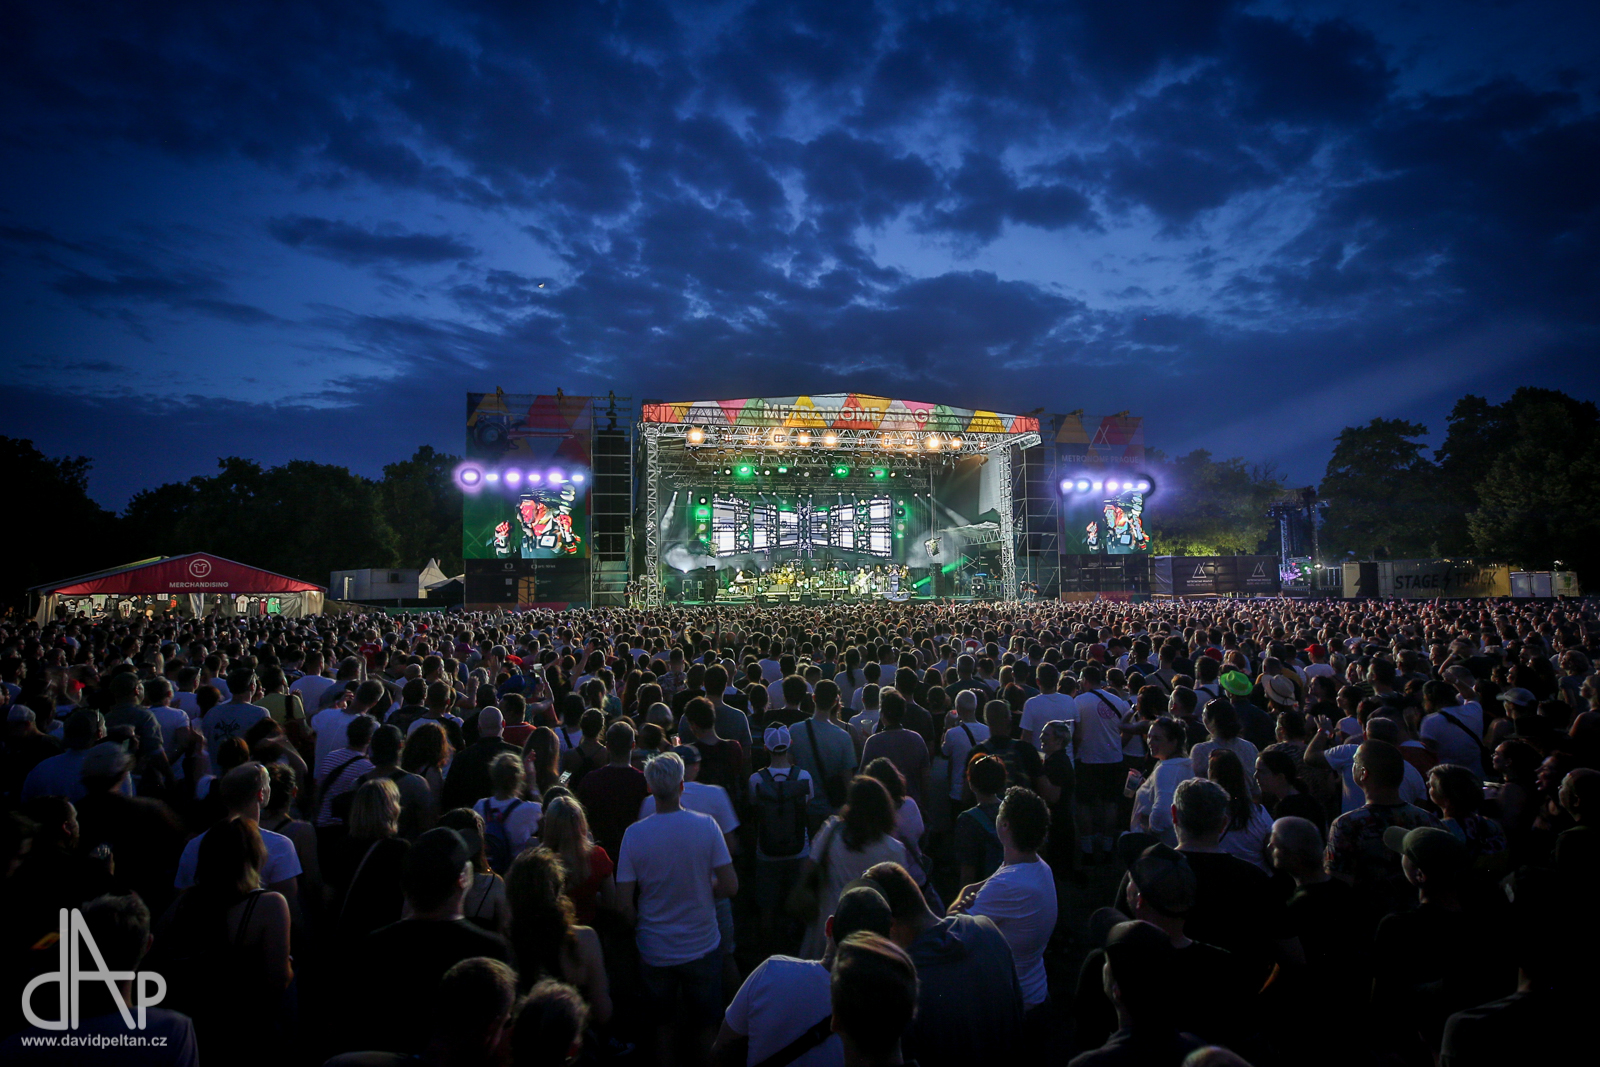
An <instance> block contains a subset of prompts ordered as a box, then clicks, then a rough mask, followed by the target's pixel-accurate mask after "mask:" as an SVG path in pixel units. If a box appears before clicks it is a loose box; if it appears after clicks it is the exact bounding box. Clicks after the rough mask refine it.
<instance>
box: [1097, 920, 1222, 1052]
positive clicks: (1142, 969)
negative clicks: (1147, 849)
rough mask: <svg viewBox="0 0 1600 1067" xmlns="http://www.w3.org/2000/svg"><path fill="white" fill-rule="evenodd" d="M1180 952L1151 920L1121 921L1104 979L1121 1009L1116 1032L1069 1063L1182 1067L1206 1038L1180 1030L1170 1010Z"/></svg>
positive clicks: (1107, 950) (1109, 945) (1113, 935)
mask: <svg viewBox="0 0 1600 1067" xmlns="http://www.w3.org/2000/svg"><path fill="white" fill-rule="evenodd" d="M1175 952H1176V950H1175V949H1174V948H1173V947H1172V941H1171V939H1170V938H1169V937H1168V936H1167V934H1166V933H1165V932H1164V931H1162V930H1161V929H1159V928H1158V927H1156V926H1153V925H1152V924H1150V923H1147V922H1140V921H1139V920H1137V919H1136V920H1134V921H1132V922H1125V923H1119V924H1117V925H1116V926H1114V927H1113V928H1112V930H1111V934H1110V936H1109V937H1107V938H1106V948H1105V964H1104V966H1103V967H1102V969H1101V981H1102V982H1103V984H1104V987H1105V992H1106V996H1107V997H1109V998H1110V1000H1111V1003H1112V1004H1113V1005H1114V1006H1115V1007H1116V1011H1117V1031H1116V1032H1115V1033H1114V1034H1112V1035H1111V1036H1110V1037H1109V1038H1108V1039H1107V1040H1106V1042H1105V1044H1103V1045H1101V1046H1100V1047H1099V1048H1098V1049H1093V1050H1091V1051H1088V1052H1081V1053H1079V1054H1078V1055H1076V1056H1074V1057H1073V1058H1072V1059H1071V1060H1069V1061H1067V1067H1122V1065H1124V1064H1127V1065H1129V1067H1134V1065H1137V1067H1179V1065H1181V1064H1182V1063H1183V1061H1184V1057H1186V1056H1188V1055H1189V1053H1191V1052H1193V1051H1194V1050H1195V1049H1198V1048H1201V1047H1203V1046H1204V1042H1203V1041H1201V1040H1200V1039H1199V1038H1198V1037H1196V1036H1195V1035H1193V1034H1188V1033H1183V1032H1181V1031H1180V1030H1178V1028H1177V1026H1176V1024H1175V1023H1174V1021H1173V1017H1172V1014H1171V1012H1169V1011H1168V1010H1167V1009H1168V1002H1169V999H1170V996H1171V992H1170V989H1169V987H1168V985H1167V978H1168V972H1169V968H1170V966H1171V964H1172V960H1173V955H1174V953H1175Z"/></svg>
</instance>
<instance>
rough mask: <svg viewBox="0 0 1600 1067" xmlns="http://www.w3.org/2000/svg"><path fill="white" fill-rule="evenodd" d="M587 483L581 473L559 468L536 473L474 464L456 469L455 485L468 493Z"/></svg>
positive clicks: (518, 468) (585, 476)
mask: <svg viewBox="0 0 1600 1067" xmlns="http://www.w3.org/2000/svg"><path fill="white" fill-rule="evenodd" d="M586 481H588V476H587V475H586V474H584V473H583V471H573V470H566V469H563V468H561V467H552V468H550V469H549V470H543V471H536V470H524V469H523V468H521V467H505V468H493V467H489V468H485V467H479V466H477V465H476V464H472V463H464V464H462V465H461V466H460V467H457V468H456V484H457V485H459V486H460V487H461V488H463V489H466V490H468V491H472V490H477V489H482V488H483V487H484V486H501V485H503V486H509V487H510V488H512V489H518V488H521V487H522V486H524V485H567V484H569V483H570V484H572V485H582V484H584V482H586Z"/></svg>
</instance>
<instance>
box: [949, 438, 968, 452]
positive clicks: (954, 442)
mask: <svg viewBox="0 0 1600 1067" xmlns="http://www.w3.org/2000/svg"><path fill="white" fill-rule="evenodd" d="M965 444H966V442H965V441H963V440H962V439H961V438H959V437H952V438H950V447H951V448H953V449H955V450H956V451H957V452H959V451H961V447H962V446H963V445H965Z"/></svg>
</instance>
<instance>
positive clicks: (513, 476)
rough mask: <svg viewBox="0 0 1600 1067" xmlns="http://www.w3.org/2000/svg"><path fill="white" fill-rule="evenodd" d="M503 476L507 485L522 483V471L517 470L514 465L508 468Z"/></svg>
mask: <svg viewBox="0 0 1600 1067" xmlns="http://www.w3.org/2000/svg"><path fill="white" fill-rule="evenodd" d="M504 478H505V480H506V484H507V485H521V484H522V472H521V471H519V470H517V468H515V467H512V468H511V469H510V470H508V471H506V472H505V475H504Z"/></svg>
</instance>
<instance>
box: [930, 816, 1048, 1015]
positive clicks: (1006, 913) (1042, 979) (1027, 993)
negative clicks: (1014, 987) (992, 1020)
mask: <svg viewBox="0 0 1600 1067" xmlns="http://www.w3.org/2000/svg"><path fill="white" fill-rule="evenodd" d="M1049 829H1050V809H1049V808H1048V807H1047V806H1046V805H1045V802H1044V799H1043V798H1042V797H1040V796H1039V795H1038V794H1037V793H1034V792H1033V791H1032V790H1029V789H1019V788H1012V789H1008V790H1007V791H1006V795H1005V799H1004V800H1002V801H1001V802H1000V814H999V815H998V816H997V817H996V818H995V834H996V836H998V837H999V838H1000V847H1001V849H1002V850H1003V853H1004V858H1003V859H1002V860H1001V862H1000V867H999V869H998V870H996V871H995V872H994V873H993V874H991V875H990V876H989V877H988V878H986V879H984V880H983V881H982V882H978V883H976V884H974V885H969V886H967V887H966V888H965V889H963V890H962V891H961V895H960V896H959V897H957V899H956V903H955V906H954V907H953V909H952V910H953V911H959V912H965V913H966V914H968V915H982V916H986V917H987V918H988V919H989V920H990V921H991V922H993V923H994V924H995V925H996V926H998V927H999V928H1000V933H1001V934H1002V935H1003V936H1004V937H1005V939H1006V944H1007V945H1009V946H1010V947H1011V958H1012V962H1013V963H1014V964H1015V966H1016V968H1017V981H1018V983H1019V984H1020V985H1021V986H1022V1009H1023V1011H1025V1012H1026V1011H1028V1010H1030V1009H1033V1008H1037V1007H1039V1006H1040V1005H1041V1004H1043V1003H1044V1002H1045V1001H1046V1000H1047V999H1048V998H1049V996H1050V985H1049V980H1048V979H1047V978H1046V976H1045V969H1044V950H1045V947H1046V946H1047V945H1049V944H1050V935H1051V933H1052V932H1053V931H1054V930H1055V926H1056V882H1055V877H1054V875H1053V874H1052V873H1051V871H1050V865H1049V864H1047V863H1045V861H1044V860H1042V859H1040V858H1039V849H1040V847H1041V846H1042V845H1043V844H1044V840H1045V835H1046V833H1047V832H1048V831H1049Z"/></svg>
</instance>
